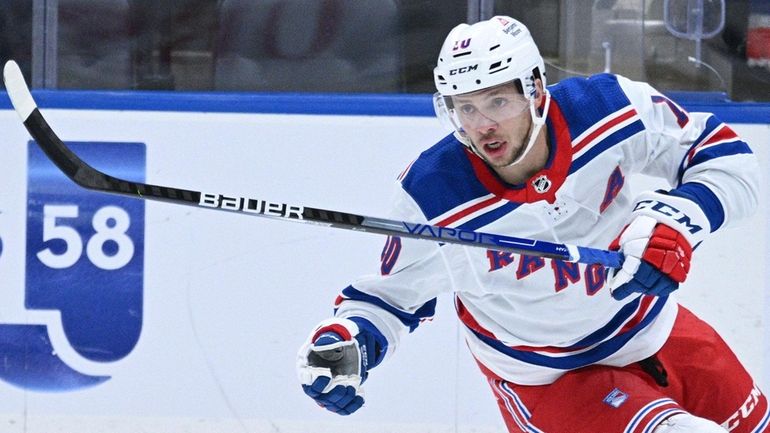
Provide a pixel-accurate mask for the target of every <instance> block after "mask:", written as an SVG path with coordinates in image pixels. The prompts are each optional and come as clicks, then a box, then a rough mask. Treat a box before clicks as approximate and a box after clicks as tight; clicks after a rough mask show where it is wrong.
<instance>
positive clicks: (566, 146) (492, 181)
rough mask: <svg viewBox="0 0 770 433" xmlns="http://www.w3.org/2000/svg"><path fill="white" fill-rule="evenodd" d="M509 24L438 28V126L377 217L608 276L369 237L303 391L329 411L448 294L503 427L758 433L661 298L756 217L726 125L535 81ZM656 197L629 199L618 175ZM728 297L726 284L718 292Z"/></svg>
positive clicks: (539, 76)
mask: <svg viewBox="0 0 770 433" xmlns="http://www.w3.org/2000/svg"><path fill="white" fill-rule="evenodd" d="M544 71H545V69H544V65H543V59H542V57H541V56H540V54H539V51H538V49H537V46H536V45H535V43H534V41H533V39H532V37H531V36H530V33H529V31H528V30H527V28H526V27H525V26H524V25H522V24H521V23H520V22H518V21H516V20H514V19H512V18H510V17H505V16H497V17H494V18H492V19H490V20H488V21H484V22H480V23H477V24H474V25H466V24H461V25H459V26H457V27H456V28H454V29H453V30H452V31H451V33H450V34H449V36H448V37H447V39H446V41H445V42H444V45H443V47H442V48H441V52H440V54H439V58H438V65H437V66H436V68H435V71H434V74H435V81H436V86H437V88H438V94H437V95H436V97H435V100H434V102H435V106H436V110H437V113H438V115H439V116H440V117H441V118H442V119H444V120H446V121H447V122H448V123H449V124H451V125H453V126H454V128H455V132H454V134H452V135H450V136H448V137H446V138H444V139H443V140H441V141H440V142H439V143H437V144H435V145H434V146H433V147H431V148H430V149H428V150H426V151H425V152H423V153H422V154H421V155H420V156H419V158H417V160H415V161H414V162H413V163H412V164H411V165H410V166H409V167H408V168H407V170H406V171H405V172H404V173H403V174H402V175H401V176H400V177H399V180H398V185H397V190H398V193H397V199H396V200H395V204H394V207H393V208H394V214H395V216H396V217H397V218H398V219H399V220H404V221H414V222H426V223H430V224H433V225H438V226H447V227H461V228H467V229H472V230H480V231H484V232H492V233H501V234H509V235H514V236H522V237H528V238H533V239H542V240H548V241H553V242H559V243H572V244H578V245H586V246H592V247H596V248H606V247H608V246H609V247H610V248H611V249H617V250H620V251H621V252H623V254H624V255H625V261H624V263H623V266H622V268H621V269H618V270H608V269H604V268H603V267H602V266H600V265H589V266H586V265H579V264H576V263H566V262H563V261H559V260H551V259H544V258H540V257H530V256H526V255H515V254H509V253H503V252H499V251H492V250H483V249H480V248H470V247H462V246H455V245H443V246H440V245H438V244H434V243H430V242H425V241H418V240H412V239H400V238H398V237H390V238H388V240H387V242H386V245H385V248H384V249H383V251H382V263H381V268H380V269H379V272H378V275H377V276H372V277H364V278H360V279H359V280H357V281H355V282H354V283H353V284H351V285H350V286H348V287H347V288H345V289H344V290H342V293H341V295H340V296H339V297H338V298H337V301H336V308H335V314H334V317H333V318H331V319H328V320H326V321H324V322H322V323H320V324H319V325H318V326H317V327H316V328H315V329H314V330H313V331H312V332H311V334H310V336H309V338H308V341H307V343H306V344H305V345H304V346H303V347H302V348H301V349H300V352H299V355H298V371H299V377H300V381H301V382H302V386H303V389H304V391H305V392H306V393H307V394H308V395H309V396H310V397H312V398H313V399H315V400H316V401H317V402H318V403H319V404H320V405H321V406H323V407H325V408H327V409H329V410H331V411H333V412H337V413H340V414H343V415H346V414H350V413H352V412H354V411H355V410H357V409H359V408H360V407H361V405H362V404H363V397H362V396H361V386H362V383H363V382H364V380H365V379H366V378H367V375H368V374H369V371H370V370H371V369H372V368H374V367H376V366H377V365H379V364H380V363H381V362H383V360H385V359H386V358H387V357H389V356H390V355H392V353H393V351H394V349H395V348H396V347H397V346H398V344H399V339H400V338H401V337H402V336H403V335H404V334H406V333H408V332H411V331H413V330H414V329H415V328H417V326H418V325H419V324H420V323H421V322H422V321H423V320H424V319H426V318H429V317H431V316H432V314H433V312H434V305H435V302H436V301H435V298H436V296H437V295H438V294H439V293H441V292H444V291H447V292H451V293H454V297H455V306H456V310H457V315H458V317H459V319H460V320H461V321H462V323H463V324H464V329H465V331H466V332H465V333H466V340H467V343H468V346H469V348H470V350H471V352H472V354H473V356H474V358H475V359H476V361H477V362H478V365H479V366H480V368H481V371H482V372H483V374H484V375H485V376H486V377H487V378H488V381H489V383H490V385H491V387H492V391H493V392H494V394H495V396H496V398H497V401H498V404H499V407H500V410H501V411H502V415H503V418H504V420H505V424H506V426H507V427H508V430H509V431H510V432H547V433H560V432H562V433H584V432H585V433H615V432H617V433H621V432H623V433H641V432H654V433H674V432H676V433H686V432H687V433H689V432H691V433H695V432H697V433H719V432H721V433H724V432H725V431H731V432H739V433H760V432H768V431H770V428H769V427H768V422H769V421H768V404H767V399H766V397H765V395H764V394H762V393H761V392H760V390H759V389H758V388H757V387H756V385H755V383H754V381H753V380H752V378H751V377H750V375H749V374H748V373H747V372H746V370H745V369H744V367H743V366H742V365H741V363H740V362H739V361H738V360H737V358H736V356H735V355H734V354H733V352H732V351H731V349H730V348H729V347H728V346H727V345H726V344H725V342H724V341H723V340H722V339H721V338H720V337H719V336H718V335H717V334H716V332H715V331H714V330H713V329H712V328H711V327H710V326H709V325H708V324H706V323H704V322H703V321H702V320H700V319H699V318H698V317H696V316H695V315H694V314H693V313H691V312H690V311H688V310H687V309H685V308H684V307H682V306H681V305H679V304H678V303H677V302H676V300H675V299H674V296H673V295H672V292H673V291H674V290H676V289H677V287H678V285H679V283H681V282H683V281H684V280H685V278H686V277H687V274H688V272H689V270H690V259H691V256H692V255H693V254H697V249H696V248H697V246H698V244H700V243H701V242H702V241H706V242H708V237H709V234H710V233H712V232H715V231H717V230H720V229H722V228H724V227H728V226H733V225H735V224H737V223H738V222H739V221H741V220H743V219H744V218H746V217H747V216H749V215H750V214H751V213H752V212H753V211H754V210H755V208H756V206H757V200H758V172H759V169H758V163H757V161H756V159H755V157H754V155H753V154H752V152H751V150H750V149H749V146H748V145H747V144H746V143H745V142H743V141H742V140H741V139H740V138H739V137H738V136H737V135H736V134H735V132H733V130H732V129H730V127H729V126H727V125H725V124H724V123H722V122H721V121H719V120H718V119H717V118H716V117H714V116H713V115H711V114H707V113H688V112H686V111H685V110H683V109H682V108H681V107H679V106H678V105H677V104H676V103H674V102H673V101H671V100H670V99H668V98H666V97H665V96H664V95H662V94H661V93H659V92H657V91H656V90H655V89H653V88H652V87H650V86H649V85H647V84H645V83H640V82H634V81H631V80H629V79H626V78H624V77H621V76H616V75H610V74H601V75H596V76H593V77H591V78H588V79H583V78H573V79H567V80H564V81H561V82H560V83H558V84H555V85H552V86H550V87H546V77H545V74H544ZM636 173H644V174H647V175H652V176H656V177H659V178H662V179H665V180H666V181H667V182H668V184H670V189H668V190H659V191H646V192H643V193H641V195H639V196H636V197H633V196H631V192H630V185H629V183H630V180H631V175H633V174H636ZM720 289H721V290H729V288H720Z"/></svg>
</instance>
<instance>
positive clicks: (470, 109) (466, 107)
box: [460, 104, 476, 116]
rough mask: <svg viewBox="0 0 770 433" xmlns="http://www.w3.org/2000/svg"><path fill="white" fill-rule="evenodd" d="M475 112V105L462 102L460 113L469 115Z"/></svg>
mask: <svg viewBox="0 0 770 433" xmlns="http://www.w3.org/2000/svg"><path fill="white" fill-rule="evenodd" d="M475 112H476V107H474V106H473V105H471V104H463V105H461V106H460V113H462V114H464V115H466V116H467V115H470V114H473V113H475Z"/></svg>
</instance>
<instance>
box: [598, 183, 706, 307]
mask: <svg viewBox="0 0 770 433" xmlns="http://www.w3.org/2000/svg"><path fill="white" fill-rule="evenodd" d="M630 221H631V222H630V224H628V225H627V226H626V227H625V228H624V229H623V231H622V232H621V233H620V235H619V236H618V237H617V238H616V239H615V240H614V241H613V242H612V244H611V245H610V249H611V250H620V251H621V252H622V253H623V255H624V256H625V261H624V262H623V267H622V268H620V269H615V270H612V271H610V274H609V288H610V293H612V296H613V297H614V298H615V299H623V298H625V297H627V296H629V295H630V294H631V293H634V292H637V293H645V294H648V295H653V296H666V295H668V294H669V293H671V292H673V291H674V290H676V289H677V288H679V283H682V282H684V281H685V279H686V278H687V273H688V272H689V271H690V260H691V258H692V251H693V246H697V245H698V243H700V242H701V241H702V240H703V238H704V237H706V235H707V234H708V233H710V224H709V221H708V218H707V217H706V215H705V213H704V212H703V210H701V208H700V207H699V206H698V205H697V204H696V203H694V202H693V201H691V200H688V199H686V198H683V197H678V196H674V195H668V194H665V193H661V192H646V193H643V194H641V195H640V196H639V198H638V201H637V204H636V206H635V208H634V211H633V212H632V213H631V217H630Z"/></svg>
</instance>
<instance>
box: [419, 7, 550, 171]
mask: <svg viewBox="0 0 770 433" xmlns="http://www.w3.org/2000/svg"><path fill="white" fill-rule="evenodd" d="M433 76H434V79H435V83H436V89H437V90H438V92H437V93H436V94H435V95H434V97H433V107H434V109H435V110H436V114H437V115H438V118H439V120H441V122H442V123H443V124H444V125H446V126H447V127H450V128H452V129H454V131H455V136H456V137H457V138H458V140H460V142H462V143H463V144H465V145H466V146H468V147H469V148H470V149H471V150H472V151H474V152H475V153H476V154H478V155H479V156H480V157H482V158H484V157H483V155H482V153H481V152H479V150H478V149H477V148H476V146H475V145H474V144H473V143H472V142H471V140H470V138H469V137H468V136H467V134H466V133H465V130H464V129H463V126H462V123H463V122H462V120H461V119H460V117H459V116H458V113H457V112H456V110H455V109H454V108H455V107H454V104H453V103H452V96H456V95H461V94H466V93H473V92H477V91H480V90H484V89H488V88H491V87H495V86H500V85H505V84H514V85H515V86H516V87H517V88H518V89H519V91H520V92H522V93H523V96H524V98H525V100H526V101H527V104H526V105H528V106H529V112H530V115H531V117H532V122H533V125H532V128H531V129H530V133H529V138H528V139H527V143H526V145H525V147H524V150H523V152H521V153H520V154H519V156H518V157H517V158H516V159H515V160H514V161H513V162H511V163H510V164H508V165H509V166H510V165H514V164H517V163H519V162H520V161H521V160H523V159H524V157H525V156H526V155H527V154H528V153H529V151H530V150H531V149H532V147H533V145H534V143H535V140H536V138H537V135H538V133H539V131H540V129H541V128H542V126H543V125H544V124H545V119H546V115H547V113H548V108H549V106H550V95H549V93H548V90H547V89H545V86H546V79H545V62H544V61H543V57H542V56H541V55H540V50H539V49H538V48H537V45H536V44H535V41H534V40H533V39H532V35H531V34H530V33H529V29H527V27H526V26H525V25H524V24H522V23H521V22H519V21H517V20H515V19H513V18H511V17H508V16H502V15H498V16H495V17H492V18H490V19H489V20H487V21H481V22H478V23H475V24H472V25H468V24H460V25H458V26H456V27H455V28H454V29H452V31H451V32H449V35H447V38H446V40H445V41H444V45H443V46H442V47H441V51H440V53H439V57H438V62H437V65H436V67H435V68H434V69H433ZM538 78H539V79H540V81H541V82H542V85H543V89H544V93H545V102H544V104H543V109H542V113H538V112H537V107H535V100H536V97H537V87H536V85H535V79H538ZM526 105H525V106H526ZM522 108H523V107H522ZM511 114H516V112H512V113H511Z"/></svg>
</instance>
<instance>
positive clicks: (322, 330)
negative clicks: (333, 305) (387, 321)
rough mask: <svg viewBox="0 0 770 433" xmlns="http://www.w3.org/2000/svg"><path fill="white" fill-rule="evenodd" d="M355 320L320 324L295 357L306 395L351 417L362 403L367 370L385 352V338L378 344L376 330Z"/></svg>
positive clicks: (337, 320)
mask: <svg viewBox="0 0 770 433" xmlns="http://www.w3.org/2000/svg"><path fill="white" fill-rule="evenodd" d="M354 320H355V321H353V320H350V319H338V318H334V319H329V320H325V321H323V322H321V323H320V324H319V325H318V326H317V327H316V329H315V330H313V332H312V333H311V334H310V337H309V338H308V341H307V342H306V343H305V344H304V345H303V346H302V347H301V348H300V350H299V353H298V354H297V357H298V358H297V372H298V374H299V380H300V383H301V384H302V389H303V390H304V391H305V394H307V395H309V396H310V397H311V398H312V399H313V400H315V401H316V403H318V405H319V406H322V407H324V408H326V409H328V410H330V411H332V412H335V413H338V414H340V415H350V414H351V413H353V412H355V411H356V410H358V409H359V408H360V407H361V406H362V405H363V404H364V391H363V388H362V386H361V385H362V384H363V382H364V381H365V380H366V377H367V375H368V370H369V369H370V368H371V367H373V366H374V365H376V364H373V365H370V362H372V361H376V362H377V363H378V362H379V361H380V360H381V358H382V355H384V352H385V350H384V347H383V346H384V345H383V344H382V341H384V337H383V339H382V340H380V344H379V345H378V344H377V343H378V342H377V340H378V339H377V337H378V336H379V337H381V334H380V333H379V331H378V330H377V329H376V328H375V327H374V326H373V325H372V324H371V323H370V322H368V321H366V320H364V319H359V318H355V319H354ZM359 324H360V325H361V326H359ZM378 355H379V356H378ZM369 356H372V357H373V358H372V359H370V358H369ZM375 357H376V358H378V359H374V358H375Z"/></svg>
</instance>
